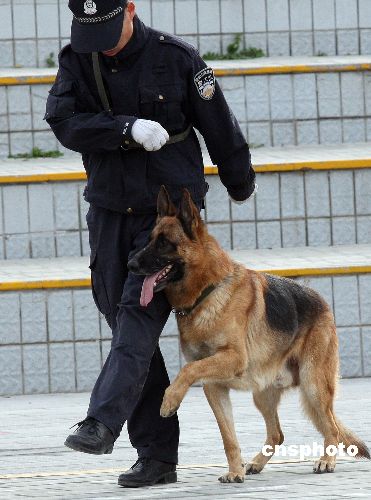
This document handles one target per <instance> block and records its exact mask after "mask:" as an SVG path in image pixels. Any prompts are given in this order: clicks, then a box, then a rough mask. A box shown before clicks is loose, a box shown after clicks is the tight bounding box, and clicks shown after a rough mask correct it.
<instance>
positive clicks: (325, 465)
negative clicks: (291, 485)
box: [313, 457, 336, 474]
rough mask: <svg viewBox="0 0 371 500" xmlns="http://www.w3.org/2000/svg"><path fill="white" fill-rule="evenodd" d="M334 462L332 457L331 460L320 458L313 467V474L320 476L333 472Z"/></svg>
mask: <svg viewBox="0 0 371 500" xmlns="http://www.w3.org/2000/svg"><path fill="white" fill-rule="evenodd" d="M335 465H336V463H335V460H334V459H333V457H331V459H328V458H320V459H319V460H317V462H315V463H314V465H313V472H315V473H316V474H322V473H323V472H334V470H335Z"/></svg>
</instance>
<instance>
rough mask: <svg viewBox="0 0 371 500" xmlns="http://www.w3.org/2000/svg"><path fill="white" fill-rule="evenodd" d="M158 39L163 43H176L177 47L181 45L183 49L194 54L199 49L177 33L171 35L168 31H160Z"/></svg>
mask: <svg viewBox="0 0 371 500" xmlns="http://www.w3.org/2000/svg"><path fill="white" fill-rule="evenodd" d="M158 40H159V42H160V43H162V44H167V43H168V44H171V45H176V46H177V47H180V48H181V49H183V50H185V51H186V52H187V53H188V54H189V55H191V56H193V55H194V54H195V53H197V52H198V51H197V49H196V48H195V47H193V45H191V44H190V43H187V42H185V41H184V40H182V39H181V38H178V37H177V36H175V35H169V34H168V33H161V32H159V34H158Z"/></svg>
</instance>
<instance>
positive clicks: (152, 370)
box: [86, 204, 179, 463]
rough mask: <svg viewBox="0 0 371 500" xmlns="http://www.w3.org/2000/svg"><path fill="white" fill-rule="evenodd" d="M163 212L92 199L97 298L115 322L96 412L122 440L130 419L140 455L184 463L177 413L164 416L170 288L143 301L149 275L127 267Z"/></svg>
mask: <svg viewBox="0 0 371 500" xmlns="http://www.w3.org/2000/svg"><path fill="white" fill-rule="evenodd" d="M156 217H157V215H156V214H155V213H153V214H147V215H133V214H122V213H120V212H114V211H112V210H108V209H105V208H102V207H99V206H96V205H93V204H90V208H89V211H88V213H87V216H86V220H87V224H88V229H89V244H90V250H91V255H90V266H89V267H90V269H91V277H92V293H93V298H94V301H95V303H96V306H97V307H98V309H99V311H100V312H101V313H102V314H103V315H104V316H105V318H106V320H107V322H108V324H109V326H110V328H111V329H112V342H111V349H110V352H109V354H108V357H107V359H106V362H105V363H104V366H103V368H102V371H101V373H100V375H99V377H98V379H97V381H96V383H95V386H94V389H93V391H92V394H91V398H90V404H89V409H88V414H87V416H88V417H94V418H95V419H96V420H98V421H100V422H102V423H104V424H105V425H106V426H107V427H108V428H109V429H110V430H111V431H112V433H113V435H114V437H115V439H117V437H118V436H119V435H120V432H121V429H122V427H123V425H124V423H125V421H127V426H128V433H129V438H130V441H131V444H132V445H133V447H135V448H136V449H137V451H138V456H139V457H140V458H141V457H151V458H154V459H157V460H161V461H164V462H171V463H177V462H178V443H179V423H178V417H177V415H174V416H172V417H170V418H162V417H161V416H160V406H161V402H162V398H163V395H164V392H165V389H166V387H167V386H168V385H169V377H168V374H167V371H166V367H165V364H164V360H163V357H162V354H161V351H160V348H159V337H160V334H161V331H162V329H163V327H164V325H165V323H166V321H167V319H168V317H169V314H170V311H171V307H170V305H169V302H168V300H167V298H166V296H165V292H164V291H160V292H158V293H155V294H154V298H153V299H152V301H151V302H150V304H149V305H148V306H147V307H142V306H141V305H140V303H139V299H140V293H141V288H142V283H143V279H144V278H143V276H137V275H134V274H132V273H130V272H128V269H127V263H128V261H129V260H130V258H131V257H132V256H133V255H134V254H135V253H136V252H138V251H139V250H141V249H142V248H143V247H144V246H145V245H146V244H147V243H148V242H149V237H150V234H151V231H152V229H153V227H154V225H155V222H156Z"/></svg>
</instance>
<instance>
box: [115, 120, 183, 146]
mask: <svg viewBox="0 0 371 500" xmlns="http://www.w3.org/2000/svg"><path fill="white" fill-rule="evenodd" d="M191 130H192V125H188V127H187V128H186V129H185V130H183V132H180V133H179V134H174V135H171V136H170V138H169V140H168V141H166V143H165V144H164V146H167V145H168V144H174V143H175V142H181V141H184V139H186V138H187V137H188V136H189V133H190V131H191ZM121 147H122V149H125V150H126V149H144V148H143V146H142V145H141V144H138V143H137V142H135V141H129V140H125V141H124V144H123V145H122V146H121Z"/></svg>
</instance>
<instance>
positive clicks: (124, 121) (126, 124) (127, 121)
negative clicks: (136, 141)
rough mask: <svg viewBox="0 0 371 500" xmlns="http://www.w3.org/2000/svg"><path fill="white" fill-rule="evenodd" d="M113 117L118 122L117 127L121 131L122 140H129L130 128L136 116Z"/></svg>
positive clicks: (130, 137)
mask: <svg viewBox="0 0 371 500" xmlns="http://www.w3.org/2000/svg"><path fill="white" fill-rule="evenodd" d="M115 119H116V121H117V123H118V127H119V129H120V131H121V133H122V138H123V141H124V142H125V141H130V140H131V139H132V136H131V129H132V128H133V125H134V122H135V121H136V120H137V117H136V116H125V115H117V116H115Z"/></svg>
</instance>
